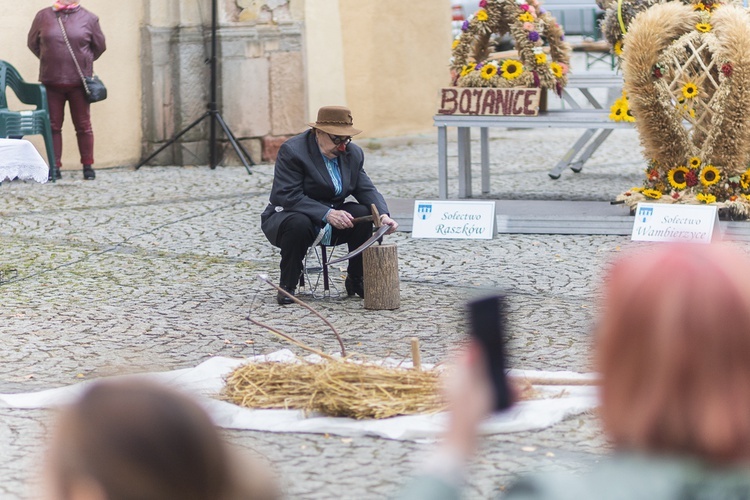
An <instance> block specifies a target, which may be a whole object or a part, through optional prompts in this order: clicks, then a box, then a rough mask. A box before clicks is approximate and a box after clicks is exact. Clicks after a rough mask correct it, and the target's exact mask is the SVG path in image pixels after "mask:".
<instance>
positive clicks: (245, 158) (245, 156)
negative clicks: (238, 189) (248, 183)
mask: <svg viewBox="0 0 750 500" xmlns="http://www.w3.org/2000/svg"><path fill="white" fill-rule="evenodd" d="M214 116H215V117H216V121H218V122H219V125H221V128H222V129H224V133H225V134H227V139H229V142H230V143H231V144H232V147H233V148H234V151H235V153H237V156H239V157H240V161H241V162H242V164H243V165H244V166H245V170H247V173H248V174H252V172H251V171H250V165H255V163H253V160H252V158H251V157H250V154H249V153H248V152H247V150H246V149H245V146H243V145H242V143H240V142H239V141H238V140H237V138H235V137H234V134H233V133H232V131H231V130H229V126H228V125H227V124H226V122H225V121H224V119H223V118H222V117H221V115H220V114H219V113H216V114H214Z"/></svg>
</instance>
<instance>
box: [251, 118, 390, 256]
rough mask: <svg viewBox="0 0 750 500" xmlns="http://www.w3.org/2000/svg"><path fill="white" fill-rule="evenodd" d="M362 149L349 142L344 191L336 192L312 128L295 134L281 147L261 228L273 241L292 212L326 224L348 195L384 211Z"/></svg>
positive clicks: (344, 163) (341, 158) (343, 168)
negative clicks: (365, 165) (368, 171)
mask: <svg viewBox="0 0 750 500" xmlns="http://www.w3.org/2000/svg"><path fill="white" fill-rule="evenodd" d="M364 161H365V155H364V153H363V152H362V149H361V148H360V147H359V146H357V145H355V144H353V143H349V145H348V146H347V147H346V152H345V153H343V154H342V155H341V156H339V167H340V168H341V183H342V192H341V194H339V195H336V194H335V193H334V187H333V181H332V180H331V176H330V174H329V173H328V169H326V165H325V162H324V161H323V156H322V154H321V153H320V149H319V148H318V143H317V142H316V141H315V133H314V131H313V130H312V129H310V130H308V131H307V132H303V133H302V134H299V135H297V136H294V137H292V138H291V139H289V140H288V141H286V142H285V143H284V144H282V145H281V149H279V154H278V155H277V156H276V166H275V168H274V176H273V187H272V188H271V197H270V200H269V201H270V203H269V205H268V206H267V207H266V209H265V210H264V211H263V213H262V214H261V216H260V217H261V229H262V230H263V233H264V234H265V235H266V237H267V238H268V241H270V242H271V243H272V244H274V245H276V238H277V235H278V231H279V227H280V226H281V224H282V222H284V220H285V219H286V218H287V217H288V216H289V214H290V213H292V212H300V213H303V214H305V215H307V216H308V217H310V220H312V221H313V222H314V223H315V224H317V225H319V226H320V227H323V225H324V224H325V223H324V222H323V217H324V216H325V215H326V213H327V212H328V210H330V209H332V208H333V209H338V208H340V207H341V205H343V204H344V201H345V200H346V198H347V196H350V195H351V196H353V197H354V198H355V199H356V200H357V202H358V203H361V204H363V205H366V206H368V207H369V206H370V204H373V203H374V204H375V206H376V207H377V209H378V211H379V212H380V213H381V214H387V213H389V212H388V206H387V205H386V203H385V200H384V199H383V196H382V195H381V194H380V193H379V192H378V190H377V189H376V188H375V186H374V185H373V183H372V181H371V180H370V178H369V177H368V176H367V174H366V173H365V170H364Z"/></svg>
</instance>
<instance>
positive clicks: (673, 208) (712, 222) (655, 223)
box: [630, 203, 719, 243]
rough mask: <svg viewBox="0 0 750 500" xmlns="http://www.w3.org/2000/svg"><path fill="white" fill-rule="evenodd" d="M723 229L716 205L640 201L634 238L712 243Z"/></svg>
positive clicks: (632, 237)
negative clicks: (715, 234) (720, 228)
mask: <svg viewBox="0 0 750 500" xmlns="http://www.w3.org/2000/svg"><path fill="white" fill-rule="evenodd" d="M718 228H719V213H718V211H717V210H716V206H712V205H666V204H664V203H639V204H638V206H637V207H636V209H635V221H634V222H633V234H632V236H631V238H630V239H631V240H633V241H692V242H696V243H711V238H713V236H714V231H717V230H718Z"/></svg>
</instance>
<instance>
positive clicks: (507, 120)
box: [433, 73, 633, 199]
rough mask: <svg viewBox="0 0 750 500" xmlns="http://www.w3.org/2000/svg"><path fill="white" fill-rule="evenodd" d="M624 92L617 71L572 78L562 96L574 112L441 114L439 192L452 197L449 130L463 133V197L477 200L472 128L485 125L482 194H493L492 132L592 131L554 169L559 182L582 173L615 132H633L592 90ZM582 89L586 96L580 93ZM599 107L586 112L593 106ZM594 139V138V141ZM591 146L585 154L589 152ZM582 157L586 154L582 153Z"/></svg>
mask: <svg viewBox="0 0 750 500" xmlns="http://www.w3.org/2000/svg"><path fill="white" fill-rule="evenodd" d="M594 88H603V89H608V90H609V89H615V90H616V89H619V88H622V77H621V76H619V75H615V74H612V73H603V74H582V75H580V76H577V75H576V76H571V78H570V79H569V80H568V85H567V87H566V88H565V89H564V90H563V95H562V98H563V100H564V101H565V102H566V103H567V104H568V105H569V106H570V109H559V110H551V111H544V112H540V113H539V114H538V115H537V116H469V115H435V116H434V117H433V121H434V125H435V126H436V127H437V128H438V191H439V196H440V198H441V199H445V198H447V197H448V146H447V144H448V132H447V128H448V127H456V128H457V129H458V142H457V144H458V197H459V198H470V197H471V194H472V193H471V191H472V190H471V128H472V127H479V133H480V147H481V168H482V171H481V175H482V194H488V193H489V192H490V187H489V186H490V172H489V128H490V127H498V128H584V129H586V131H585V132H584V133H583V135H581V136H580V137H579V138H578V140H576V142H575V143H574V144H573V146H571V147H570V149H569V150H568V151H567V152H566V153H565V155H563V157H562V159H560V161H558V163H557V164H556V165H555V166H554V167H553V168H552V170H550V172H549V176H550V177H552V178H553V179H557V178H559V177H560V173H561V172H562V171H563V169H565V168H568V167H569V168H570V169H571V170H573V171H574V172H579V171H580V170H581V169H582V168H583V164H584V163H585V162H586V160H588V159H589V158H590V157H591V155H592V154H594V151H596V150H597V149H598V148H599V146H601V144H602V143H603V142H604V141H605V140H606V139H607V137H609V135H610V134H611V133H612V131H613V130H614V129H618V128H625V129H627V128H632V126H633V124H632V123H628V122H615V121H612V120H610V119H609V108H608V105H609V103H607V102H600V101H599V100H598V99H596V97H595V96H594V95H593V94H592V93H591V89H594ZM572 89H576V90H577V91H578V92H579V93H580V94H581V95H583V97H584V98H585V102H584V101H581V99H580V97H579V96H577V95H574V93H573V92H572ZM586 103H588V104H590V105H591V106H593V109H591V108H586V109H584V106H586V105H587V104H586ZM592 137H593V138H594V139H593V140H591V139H592ZM587 144H588V147H587V148H586V149H585V150H584V151H583V152H582V153H581V151H582V150H583V148H584V147H585V146H586V145H587ZM579 153H581V154H580V155H579Z"/></svg>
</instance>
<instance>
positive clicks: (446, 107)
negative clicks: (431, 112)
mask: <svg viewBox="0 0 750 500" xmlns="http://www.w3.org/2000/svg"><path fill="white" fill-rule="evenodd" d="M541 92H542V91H541V89H527V88H515V89H514V88H510V89H495V88H476V87H448V88H443V89H440V104H439V106H438V114H441V115H474V116H536V115H537V114H538V113H539V98H540V96H541Z"/></svg>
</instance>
